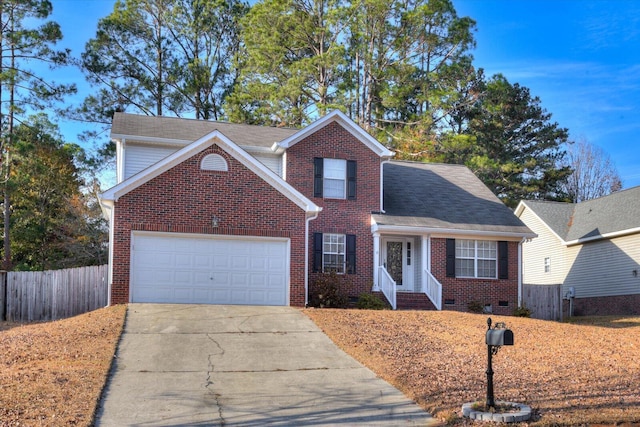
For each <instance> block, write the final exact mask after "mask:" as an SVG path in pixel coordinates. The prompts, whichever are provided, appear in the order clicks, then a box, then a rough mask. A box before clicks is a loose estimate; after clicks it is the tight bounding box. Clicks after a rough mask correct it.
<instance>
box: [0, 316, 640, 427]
mask: <svg viewBox="0 0 640 427" xmlns="http://www.w3.org/2000/svg"><path fill="white" fill-rule="evenodd" d="M304 312H305V313H307V314H308V315H309V316H310V317H311V318H312V319H313V320H314V321H315V322H316V323H317V324H318V325H319V326H320V327H321V328H322V329H323V330H324V331H325V332H326V333H327V335H329V337H331V338H332V339H333V340H334V341H335V342H336V343H337V344H338V345H339V346H340V347H342V348H343V349H344V350H345V351H346V352H347V353H349V354H351V355H352V356H353V357H355V358H356V359H358V360H359V361H360V362H362V363H363V364H364V365H366V366H368V367H369V368H371V369H372V370H373V371H375V372H376V373H377V374H378V375H379V376H380V377H382V378H384V379H385V380H387V381H388V382H390V383H392V384H393V385H395V386H396V387H398V388H399V389H400V390H402V391H403V392H404V393H405V394H406V395H408V396H409V397H411V398H413V399H414V400H415V401H416V402H418V403H419V404H420V405H422V406H423V407H424V408H425V409H426V410H428V411H429V412H431V413H432V414H435V415H436V416H438V417H439V418H441V419H442V420H446V421H448V422H450V423H452V424H464V421H463V420H460V419H459V418H458V414H459V412H460V406H461V405H462V404H463V403H465V402H469V401H474V400H484V398H485V393H486V383H485V380H486V375H485V370H486V363H487V351H486V346H485V345H484V335H485V331H486V318H487V317H486V316H483V315H473V314H464V313H456V312H449V311H444V312H419V311H367V310H330V309H323V310H317V309H308V310H304ZM124 317H125V306H115V307H110V308H107V309H101V310H97V311H94V312H91V313H87V314H84V315H81V316H76V317H74V318H71V319H65V320H60V321H56V322H49V323H39V324H31V325H8V324H6V323H5V324H3V323H0V349H1V350H0V425H1V426H17V425H20V426H43V425H46V426H67V425H80V426H89V425H91V423H92V420H93V416H94V411H95V408H96V404H97V402H98V399H99V397H100V393H101V390H102V388H103V386H104V383H105V380H106V376H107V373H108V370H109V367H110V364H111V360H112V358H113V355H114V353H115V346H116V343H117V340H118V338H119V336H120V333H121V331H122V325H123V322H124ZM492 317H493V320H494V322H496V321H503V322H506V323H507V326H508V327H509V328H511V329H512V330H513V332H514V335H515V346H513V347H504V348H502V349H501V350H500V352H499V353H498V354H497V355H496V356H495V357H494V364H493V367H494V371H495V377H494V380H495V393H496V399H498V400H509V401H516V402H522V403H527V404H530V405H532V406H533V408H534V409H535V411H536V419H535V420H534V421H533V422H532V423H530V424H532V425H540V426H551V425H572V426H577V425H609V426H612V425H614V424H617V425H619V426H620V425H623V424H622V423H634V422H639V421H640V318H593V319H583V320H581V323H580V324H566V323H555V322H544V321H539V320H532V319H522V318H514V317H499V316H492ZM624 425H628V424H624ZM636 427H637V426H636Z"/></svg>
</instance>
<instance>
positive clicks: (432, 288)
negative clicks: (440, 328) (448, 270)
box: [422, 269, 442, 310]
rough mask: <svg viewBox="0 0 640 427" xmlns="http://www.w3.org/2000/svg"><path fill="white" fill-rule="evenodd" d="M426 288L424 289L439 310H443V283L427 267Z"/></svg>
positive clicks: (425, 271) (425, 272) (425, 275)
mask: <svg viewBox="0 0 640 427" xmlns="http://www.w3.org/2000/svg"><path fill="white" fill-rule="evenodd" d="M424 277H425V280H424V288H423V289H422V291H423V292H424V293H425V295H426V296H427V297H429V299H430V300H431V302H432V303H433V305H434V306H435V307H436V309H438V310H442V284H441V283H440V282H438V279H436V278H435V277H433V274H431V272H430V271H429V270H427V269H425V270H424Z"/></svg>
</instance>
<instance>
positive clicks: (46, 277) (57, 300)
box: [0, 265, 108, 322]
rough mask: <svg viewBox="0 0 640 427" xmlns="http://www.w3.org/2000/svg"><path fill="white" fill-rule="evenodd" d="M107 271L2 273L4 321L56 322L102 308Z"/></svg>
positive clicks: (0, 295)
mask: <svg viewBox="0 0 640 427" xmlns="http://www.w3.org/2000/svg"><path fill="white" fill-rule="evenodd" d="M107 267H108V266H107V265H98V266H92V267H80V268H68V269H65V270H50V271H10V272H7V273H4V274H5V275H6V281H2V282H0V283H2V284H4V286H6V293H5V292H0V300H2V299H3V296H5V295H6V300H5V301H0V302H3V304H1V305H2V306H3V307H4V308H5V313H4V314H5V316H6V320H8V321H13V322H33V321H42V320H56V319H63V318H66V317H71V316H75V315H77V314H82V313H86V312H88V311H91V310H95V309H97V308H101V307H104V306H106V305H107V293H108V284H107V271H108V268H107ZM2 284H0V287H2ZM2 290H3V291H4V289H2ZM0 310H2V309H0ZM0 314H2V313H0Z"/></svg>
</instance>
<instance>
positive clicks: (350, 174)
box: [347, 160, 356, 200]
mask: <svg viewBox="0 0 640 427" xmlns="http://www.w3.org/2000/svg"><path fill="white" fill-rule="evenodd" d="M355 198H356V161H355V160H347V199H349V200H355Z"/></svg>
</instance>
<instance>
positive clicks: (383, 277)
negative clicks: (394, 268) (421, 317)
mask: <svg viewBox="0 0 640 427" xmlns="http://www.w3.org/2000/svg"><path fill="white" fill-rule="evenodd" d="M378 282H379V283H378V287H379V288H380V290H381V291H382V293H383V294H384V296H385V297H387V300H388V301H389V304H391V309H392V310H395V309H396V282H395V280H393V279H392V278H391V276H390V275H389V272H388V271H387V269H386V268H384V267H383V266H380V267H378Z"/></svg>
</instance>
